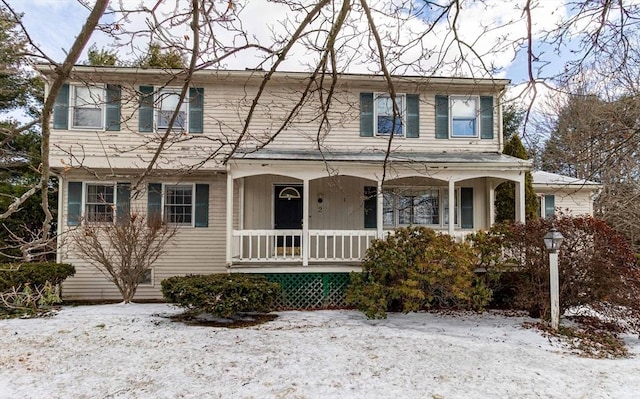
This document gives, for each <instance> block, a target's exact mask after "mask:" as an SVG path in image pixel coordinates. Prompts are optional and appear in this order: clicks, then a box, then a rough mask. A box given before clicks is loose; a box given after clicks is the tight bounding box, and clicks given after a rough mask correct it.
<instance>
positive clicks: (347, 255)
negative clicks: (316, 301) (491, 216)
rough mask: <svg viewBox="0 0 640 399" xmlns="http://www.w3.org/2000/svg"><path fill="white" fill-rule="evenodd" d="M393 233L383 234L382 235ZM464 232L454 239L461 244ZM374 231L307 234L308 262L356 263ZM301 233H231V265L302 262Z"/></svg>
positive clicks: (313, 230) (369, 242) (275, 231)
mask: <svg viewBox="0 0 640 399" xmlns="http://www.w3.org/2000/svg"><path fill="white" fill-rule="evenodd" d="M389 233H392V232H391V231H385V232H384V235H385V236H386V235H387V234H389ZM466 234H468V233H465V232H460V231H456V232H455V234H454V237H455V238H456V240H458V241H462V240H464V236H465V235H466ZM376 237H377V232H376V230H317V229H311V230H309V240H308V243H309V251H308V261H309V262H317V263H321V262H358V261H360V260H362V258H363V257H364V256H365V254H366V252H367V250H368V249H369V247H370V246H371V241H372V240H373V239H375V238H376ZM303 242H304V240H303V237H302V230H264V229H262V230H260V229H258V230H233V240H232V244H233V247H232V260H233V261H234V262H251V263H254V262H256V263H259V262H302V261H303V259H302V256H303V250H302V243H303Z"/></svg>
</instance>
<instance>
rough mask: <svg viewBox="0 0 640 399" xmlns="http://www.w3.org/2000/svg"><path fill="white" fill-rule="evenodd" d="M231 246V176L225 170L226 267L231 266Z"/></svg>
mask: <svg viewBox="0 0 640 399" xmlns="http://www.w3.org/2000/svg"><path fill="white" fill-rule="evenodd" d="M232 245H233V176H231V172H230V171H229V169H228V168H227V248H226V249H227V253H226V261H227V267H229V266H231V261H232Z"/></svg>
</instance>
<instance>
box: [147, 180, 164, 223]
mask: <svg viewBox="0 0 640 399" xmlns="http://www.w3.org/2000/svg"><path fill="white" fill-rule="evenodd" d="M161 217H162V184H160V183H149V186H148V192H147V222H149V223H150V222H152V221H154V222H155V221H157V220H160V219H161Z"/></svg>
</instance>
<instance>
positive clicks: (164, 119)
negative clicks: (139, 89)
mask: <svg viewBox="0 0 640 399" xmlns="http://www.w3.org/2000/svg"><path fill="white" fill-rule="evenodd" d="M179 100H180V90H178V89H162V90H160V91H159V92H158V99H157V102H156V104H157V109H156V127H157V128H158V129H167V128H169V122H170V121H171V117H172V116H173V114H174V112H176V109H177V111H178V114H177V116H176V119H175V121H174V123H173V126H172V129H174V130H177V131H186V130H187V104H188V103H189V98H188V97H186V98H185V99H184V101H183V102H182V104H180V108H178V102H179Z"/></svg>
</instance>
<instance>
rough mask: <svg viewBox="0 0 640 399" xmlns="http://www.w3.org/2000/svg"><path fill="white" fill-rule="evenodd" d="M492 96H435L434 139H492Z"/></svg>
mask: <svg viewBox="0 0 640 399" xmlns="http://www.w3.org/2000/svg"><path fill="white" fill-rule="evenodd" d="M493 112H494V106H493V96H440V95H438V96H436V98H435V117H436V121H435V122H436V126H435V135H436V139H449V138H480V139H483V140H484V139H493V137H494V134H493V130H494V126H493V125H494V124H493Z"/></svg>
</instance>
